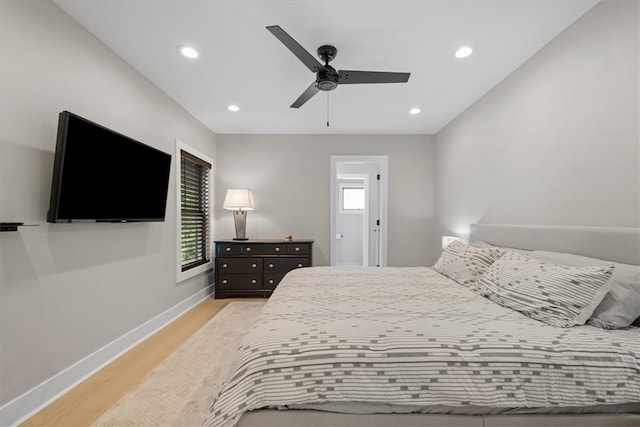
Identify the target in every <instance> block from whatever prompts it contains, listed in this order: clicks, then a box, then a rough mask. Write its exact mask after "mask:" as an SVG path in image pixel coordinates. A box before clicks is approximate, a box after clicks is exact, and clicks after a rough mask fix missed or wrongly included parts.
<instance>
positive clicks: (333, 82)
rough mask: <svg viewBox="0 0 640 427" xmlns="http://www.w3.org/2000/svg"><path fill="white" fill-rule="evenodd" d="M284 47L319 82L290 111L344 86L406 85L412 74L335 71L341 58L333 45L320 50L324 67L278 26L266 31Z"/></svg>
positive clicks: (322, 47) (315, 82) (303, 94)
mask: <svg viewBox="0 0 640 427" xmlns="http://www.w3.org/2000/svg"><path fill="white" fill-rule="evenodd" d="M267 30H269V31H270V32H271V34H273V35H274V36H275V37H276V38H277V39H278V40H280V42H282V44H284V45H285V46H286V47H287V48H288V49H289V50H290V51H291V52H292V53H293V54H294V55H295V56H296V57H297V58H298V59H299V60H300V61H302V63H303V64H304V65H306V66H307V68H308V69H309V70H310V71H312V72H314V73H316V80H315V81H314V82H313V83H311V85H310V86H309V87H308V88H307V89H306V90H305V91H304V92H303V93H302V95H300V96H299V97H298V99H296V100H295V101H294V103H293V104H291V108H300V107H302V105H304V103H305V102H307V101H308V100H309V99H311V98H312V97H313V96H314V95H315V94H316V93H318V92H319V91H321V90H322V91H331V90H334V89H335V88H336V87H338V85H341V84H362V83H406V82H407V81H409V76H410V75H411V73H389V72H383V71H352V70H340V71H338V70H336V69H335V68H333V67H332V66H331V65H329V62H331V61H332V60H333V59H334V58H335V57H336V55H337V54H338V49H336V48H335V47H334V46H331V45H322V46H320V47H319V48H318V51H317V52H318V56H319V57H320V59H322V60H323V61H324V65H322V64H321V63H320V62H319V61H318V60H317V59H316V58H314V57H313V55H311V54H310V53H309V52H308V51H307V50H306V49H305V48H303V47H302V46H301V45H300V43H298V42H297V41H295V40H294V39H293V37H291V36H290V35H289V34H287V32H285V31H284V30H283V29H282V28H280V26H278V25H271V26H268V27H267Z"/></svg>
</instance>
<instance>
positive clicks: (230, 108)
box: [227, 104, 240, 112]
mask: <svg viewBox="0 0 640 427" xmlns="http://www.w3.org/2000/svg"><path fill="white" fill-rule="evenodd" d="M227 109H229V111H234V112H235V111H240V107H238V106H237V105H235V104H231V105H229V106H228V107H227Z"/></svg>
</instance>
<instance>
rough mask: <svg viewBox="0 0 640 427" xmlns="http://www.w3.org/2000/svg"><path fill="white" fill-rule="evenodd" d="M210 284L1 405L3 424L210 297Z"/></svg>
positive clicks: (46, 402)
mask: <svg viewBox="0 0 640 427" xmlns="http://www.w3.org/2000/svg"><path fill="white" fill-rule="evenodd" d="M212 291H213V285H210V286H208V287H206V288H204V289H202V290H201V291H199V292H197V293H196V294H194V295H192V296H190V297H189V298H187V299H185V300H183V301H181V302H179V303H178V304H176V305H174V306H173V307H171V308H170V309H168V310H166V311H165V312H163V313H160V314H159V315H157V316H156V317H154V318H153V319H151V320H148V321H147V322H145V323H143V324H142V325H140V326H138V327H137V328H135V329H133V330H131V331H129V332H127V333H126V334H124V335H123V336H121V337H120V338H117V339H115V340H114V341H112V342H111V343H109V344H107V345H105V346H104V347H102V348H101V349H99V350H97V351H95V352H93V353H92V354H90V355H88V356H87V357H85V358H84V359H82V360H79V361H78V362H76V363H74V364H73V365H71V366H69V367H68V368H66V369H64V370H63V371H61V372H59V373H57V374H56V375H54V376H53V377H51V378H49V379H48V380H46V381H44V382H43V383H41V384H39V385H37V386H36V387H34V388H32V389H31V390H29V391H27V392H26V393H24V394H22V395H21V396H18V397H16V398H15V399H13V400H12V401H10V402H8V403H6V404H5V405H3V406H2V407H0V426H16V425H18V424H20V423H22V422H24V421H26V420H27V419H29V418H30V417H32V416H33V415H34V414H36V413H37V412H38V411H40V410H42V409H43V408H45V407H46V406H48V405H49V404H51V403H52V402H53V401H54V400H56V399H57V398H59V397H60V396H61V395H62V394H64V393H66V392H67V391H68V390H70V389H71V388H73V387H75V386H76V385H78V384H79V383H80V382H82V381H84V380H85V379H87V378H88V377H89V376H91V375H92V374H94V373H95V372H96V371H98V370H100V369H101V368H102V367H104V366H105V365H107V364H109V363H110V362H112V361H113V360H114V359H116V358H118V357H119V356H120V355H122V354H123V353H125V352H127V351H128V350H129V349H131V348H132V347H135V346H136V345H137V344H138V343H140V342H141V341H144V340H145V339H146V338H147V337H149V336H150V335H152V334H154V333H155V332H157V331H158V330H160V329H162V328H163V327H165V326H166V325H168V324H169V323H171V322H172V321H174V320H175V319H177V318H178V317H180V316H181V315H183V314H184V313H185V312H186V311H187V310H189V309H191V308H192V307H194V306H196V305H197V304H199V303H200V302H202V301H203V300H204V299H205V298H207V297H208V296H209V295H210V294H211V293H212Z"/></svg>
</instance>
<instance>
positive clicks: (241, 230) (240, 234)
mask: <svg viewBox="0 0 640 427" xmlns="http://www.w3.org/2000/svg"><path fill="white" fill-rule="evenodd" d="M233 222H234V223H235V226H236V237H234V239H233V240H248V239H247V237H246V235H245V230H246V229H247V212H246V211H234V212H233Z"/></svg>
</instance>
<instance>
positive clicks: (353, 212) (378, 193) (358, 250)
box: [330, 156, 388, 267]
mask: <svg viewBox="0 0 640 427" xmlns="http://www.w3.org/2000/svg"><path fill="white" fill-rule="evenodd" d="M387 164H388V159H387V156H331V188H330V197H331V200H330V210H331V212H330V217H331V230H330V233H331V234H330V242H331V245H330V246H331V265H335V266H344V265H359V266H371V267H375V266H386V265H387V219H386V217H387V188H388V180H387V169H388V167H387Z"/></svg>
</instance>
